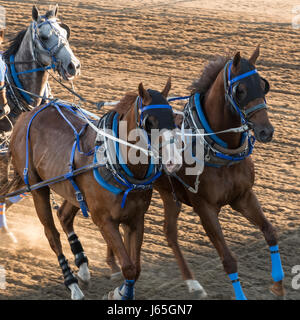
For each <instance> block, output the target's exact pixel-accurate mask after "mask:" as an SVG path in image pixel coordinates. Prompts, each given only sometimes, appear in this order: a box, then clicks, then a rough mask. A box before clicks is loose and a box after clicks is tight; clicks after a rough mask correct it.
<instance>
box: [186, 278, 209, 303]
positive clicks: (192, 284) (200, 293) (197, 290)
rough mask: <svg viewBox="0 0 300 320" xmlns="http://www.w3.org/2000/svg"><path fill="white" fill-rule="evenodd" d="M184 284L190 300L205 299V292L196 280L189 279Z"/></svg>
mask: <svg viewBox="0 0 300 320" xmlns="http://www.w3.org/2000/svg"><path fill="white" fill-rule="evenodd" d="M185 283H186V285H187V287H188V290H189V293H190V296H191V298H192V299H194V300H200V299H204V298H206V297H207V293H206V291H205V290H204V288H203V287H202V286H201V284H200V283H199V282H198V281H197V280H193V279H189V280H186V281H185Z"/></svg>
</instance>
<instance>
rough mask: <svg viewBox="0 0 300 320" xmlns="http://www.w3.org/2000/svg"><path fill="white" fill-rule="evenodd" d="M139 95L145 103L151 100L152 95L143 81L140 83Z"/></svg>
mask: <svg viewBox="0 0 300 320" xmlns="http://www.w3.org/2000/svg"><path fill="white" fill-rule="evenodd" d="M139 96H140V97H141V98H142V99H143V101H144V104H147V103H150V102H151V96H150V94H149V92H148V91H147V90H146V89H145V88H144V86H143V83H142V82H141V83H140V84H139Z"/></svg>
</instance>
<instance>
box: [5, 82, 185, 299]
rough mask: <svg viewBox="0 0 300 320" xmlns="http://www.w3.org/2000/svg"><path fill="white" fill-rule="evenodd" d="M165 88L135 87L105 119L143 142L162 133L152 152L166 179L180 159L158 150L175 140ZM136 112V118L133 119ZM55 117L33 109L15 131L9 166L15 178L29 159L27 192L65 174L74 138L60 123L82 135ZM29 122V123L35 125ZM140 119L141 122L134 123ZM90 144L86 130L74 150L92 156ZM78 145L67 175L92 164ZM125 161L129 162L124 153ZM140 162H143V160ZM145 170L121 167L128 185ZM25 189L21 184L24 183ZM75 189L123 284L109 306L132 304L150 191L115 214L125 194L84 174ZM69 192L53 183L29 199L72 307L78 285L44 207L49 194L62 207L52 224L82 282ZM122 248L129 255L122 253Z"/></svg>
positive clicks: (76, 122)
mask: <svg viewBox="0 0 300 320" xmlns="http://www.w3.org/2000/svg"><path fill="white" fill-rule="evenodd" d="M170 86H171V83H170V79H169V81H168V82H167V84H166V86H165V88H164V90H163V91H162V93H160V92H158V91H154V90H145V89H144V87H143V85H142V84H140V85H139V95H137V94H135V93H131V94H127V95H126V96H125V97H124V98H123V99H122V100H121V101H120V102H119V103H118V104H117V106H116V107H115V109H114V110H113V111H112V112H113V114H115V116H116V114H119V117H120V120H122V121H124V122H126V123H127V130H128V132H127V133H128V135H129V133H130V132H131V130H133V129H135V128H136V127H140V128H142V129H143V130H144V131H143V132H146V133H147V134H148V136H149V137H150V133H151V130H152V129H159V130H164V133H163V134H162V137H160V138H159V139H160V141H161V142H160V143H161V144H160V146H161V147H160V148H159V150H161V152H162V153H164V152H166V153H167V158H165V159H167V160H166V165H164V169H165V170H166V171H167V172H169V173H172V172H175V171H177V170H179V169H180V166H181V164H180V162H181V155H180V153H179V151H178V150H177V149H176V150H175V151H174V150H173V153H172V154H171V151H170V148H169V149H168V148H167V149H166V150H167V151H166V150H164V148H163V146H165V147H170V145H171V144H172V141H173V140H174V137H175V136H174V132H173V131H172V130H173V129H174V128H175V123H174V118H173V112H172V108H171V106H170V105H169V104H168V102H167V100H166V97H167V95H168V92H169V90H170ZM138 102H139V103H138ZM138 104H139V108H140V112H139V111H138V110H139V109H138V107H137V105H138ZM61 112H62V114H61V113H59V112H57V109H56V108H54V107H52V105H51V104H50V106H48V107H47V108H44V107H37V108H36V109H35V110H33V111H31V112H28V113H25V114H23V115H21V117H20V118H19V119H18V121H17V123H16V125H15V127H14V131H13V134H12V139H11V143H10V149H11V154H12V160H13V164H14V167H15V169H16V172H17V173H18V175H19V176H22V175H23V172H24V168H25V167H26V163H27V159H29V160H28V161H29V162H28V166H27V167H26V168H28V179H29V181H28V182H29V184H30V185H32V184H34V183H37V182H39V181H41V180H47V179H49V178H52V177H54V176H59V175H61V174H64V173H65V172H66V171H67V170H68V168H69V166H70V160H69V159H70V153H71V154H72V152H73V151H72V150H74V149H72V146H73V147H74V133H73V130H71V128H70V125H69V124H68V123H67V122H66V121H65V119H64V117H66V118H67V120H68V122H69V123H71V124H72V126H73V128H75V129H76V130H77V131H79V130H80V129H81V128H83V125H85V124H86V123H85V122H84V121H83V120H82V118H80V117H78V116H76V115H74V114H73V113H72V112H69V111H68V110H66V111H65V110H64V109H62V110H61ZM112 112H110V113H108V114H107V115H106V118H103V119H107V117H108V119H110V118H112V117H111V114H112ZM37 113H39V114H37ZM62 115H63V116H62ZM35 116H36V118H34V117H35ZM115 116H114V119H115ZM140 118H141V120H142V121H140ZM31 119H32V120H31ZM105 121H109V120H105ZM100 123H102V122H100ZM105 123H106V122H105ZM28 126H30V131H27V130H29V129H27V128H28ZM26 134H29V136H28V139H29V140H27V139H26ZM128 135H127V136H128ZM95 139H96V133H95V131H94V130H93V128H92V127H91V126H87V127H85V129H84V130H83V131H82V134H81V135H80V141H81V142H80V143H79V145H81V147H80V148H81V150H83V149H84V150H85V151H84V152H87V151H88V150H93V149H94V146H95ZM97 139H98V136H97ZM27 141H29V142H28V148H26V144H27ZM75 145H76V144H75ZM79 145H78V150H77V151H76V152H75V156H74V158H73V159H74V163H73V165H72V167H73V168H74V169H75V168H81V167H84V166H86V165H88V164H89V163H91V161H92V160H91V158H90V157H87V156H86V154H83V151H82V152H79ZM128 148H129V147H127V149H128ZM26 150H28V154H29V158H27V157H26V159H25V154H26ZM128 150H129V149H128ZM168 150H169V151H168ZM106 151H107V148H106ZM95 152H96V151H95ZM96 154H97V153H96ZM127 154H129V151H128V153H127ZM107 157H108V156H107ZM147 158H149V157H148V156H147ZM149 159H150V158H149ZM149 159H148V161H149ZM25 160H26V162H25ZM148 163H149V162H147V164H143V163H138V164H132V163H128V165H127V168H128V169H129V170H130V172H131V173H132V175H133V177H134V179H139V180H141V179H144V177H145V176H146V174H147V172H148V170H149V166H150V165H148ZM24 181H25V183H26V178H25V176H24ZM74 181H76V184H77V186H78V188H79V189H80V191H81V192H82V195H83V198H84V199H85V202H86V204H87V207H88V208H89V211H90V213H91V216H92V220H93V222H94V223H95V224H96V225H97V227H98V228H99V230H100V232H101V233H102V236H103V238H104V239H105V241H106V242H107V244H108V245H109V246H110V247H111V248H112V250H113V252H114V253H115V255H116V256H117V257H118V259H119V262H120V265H121V269H122V273H123V276H124V278H125V282H124V284H123V285H122V286H121V287H119V288H116V289H115V290H114V291H112V292H110V293H109V295H108V297H109V299H124V300H126V299H132V298H134V283H135V281H136V280H137V279H138V277H139V274H140V270H141V266H140V252H141V246H142V240H143V232H144V214H145V212H146V211H147V209H148V207H149V205H150V201H151V196H152V189H151V188H144V189H142V190H138V191H136V192H129V193H125V194H126V195H127V200H126V203H125V206H124V208H122V207H123V204H124V196H125V195H124V193H121V194H115V193H113V192H111V191H110V190H107V188H105V187H103V186H102V185H101V186H100V185H99V183H98V182H97V181H96V179H95V178H94V176H93V172H91V171H89V172H86V173H84V174H81V175H79V176H76V178H74V179H73V182H74ZM22 185H24V182H23V181H22V179H20V177H19V184H18V185H17V186H16V188H19V187H21V186H22ZM72 185H73V183H72V184H70V183H69V182H68V181H63V182H59V183H56V184H52V185H50V186H46V187H43V188H41V189H38V190H32V196H33V201H34V205H35V208H36V212H37V215H38V217H39V219H40V221H41V223H42V224H43V226H44V230H45V234H46V237H47V238H48V241H49V244H50V246H51V248H52V250H53V251H54V252H55V254H56V255H57V257H58V260H59V264H60V266H61V268H62V271H63V275H64V278H65V285H66V286H67V287H68V288H69V289H70V290H71V297H72V299H81V298H83V293H82V292H81V290H80V288H79V286H78V283H77V282H78V281H77V278H76V277H75V276H74V275H73V273H72V271H71V269H70V267H69V265H68V262H67V260H66V258H65V256H64V255H63V252H62V247H61V242H60V236H59V233H58V231H57V229H56V227H55V225H54V220H53V217H52V212H51V206H50V202H49V193H50V188H51V189H53V190H54V191H55V192H56V193H57V194H59V195H60V196H62V197H63V198H64V199H65V201H64V203H63V204H62V206H61V208H60V209H59V211H58V217H59V220H60V223H61V225H62V228H63V230H64V232H65V233H66V234H67V236H68V239H69V242H70V245H71V249H72V252H73V253H74V255H75V262H76V265H77V266H78V267H80V266H81V264H84V265H85V271H84V272H82V273H83V274H85V276H86V278H85V279H83V280H89V272H88V269H86V268H87V258H86V256H85V254H84V252H83V248H82V246H81V243H80V241H79V239H78V237H77V236H76V234H75V233H74V229H73V221H74V218H75V215H76V213H77V211H78V207H79V206H78V202H77V201H76V199H78V198H76V197H75V193H74V189H73V187H72ZM79 201H80V200H79ZM120 223H122V224H123V225H125V229H126V232H125V234H126V241H125V242H124V241H123V239H122V236H121V234H120V232H119V224H120ZM129 246H130V250H129V249H128V248H129ZM79 277H80V274H79Z"/></svg>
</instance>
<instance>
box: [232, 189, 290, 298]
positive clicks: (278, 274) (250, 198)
mask: <svg viewBox="0 0 300 320" xmlns="http://www.w3.org/2000/svg"><path fill="white" fill-rule="evenodd" d="M231 207H232V208H233V209H234V210H237V211H238V212H240V213H241V214H242V215H243V216H244V217H245V218H247V219H248V221H250V222H251V223H252V224H254V225H255V226H257V227H258V228H259V229H260V230H261V231H262V233H263V235H264V237H265V240H266V242H267V244H268V245H269V247H270V253H271V262H272V278H273V280H274V284H273V286H272V287H271V288H270V290H271V292H272V293H273V294H275V295H277V296H284V295H285V290H284V287H283V278H284V273H283V270H282V265H281V259H280V254H279V249H278V245H277V235H276V231H275V229H274V227H273V226H272V224H271V223H270V221H269V220H268V219H267V218H266V217H265V215H264V213H263V210H262V208H261V206H260V203H259V201H258V199H257V197H256V195H255V193H254V192H253V191H252V190H249V191H248V192H246V193H245V194H244V195H243V196H242V197H240V198H239V199H237V200H236V201H235V202H234V203H232V204H231Z"/></svg>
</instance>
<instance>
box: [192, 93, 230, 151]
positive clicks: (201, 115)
mask: <svg viewBox="0 0 300 320" xmlns="http://www.w3.org/2000/svg"><path fill="white" fill-rule="evenodd" d="M194 99H195V100H194V101H195V106H196V110H197V113H198V117H199V120H200V121H201V123H202V125H203V128H204V130H205V132H207V133H213V131H212V129H211V127H210V125H209V124H208V122H207V120H206V118H205V115H204V112H203V109H202V105H201V102H200V94H199V93H196V94H195V96H194ZM210 138H212V140H214V141H215V142H216V143H217V144H219V145H220V146H222V147H223V148H227V147H228V145H227V143H226V142H224V141H223V140H221V139H220V138H219V137H218V136H217V135H215V134H213V135H211V136H210Z"/></svg>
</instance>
